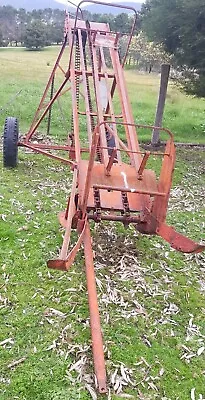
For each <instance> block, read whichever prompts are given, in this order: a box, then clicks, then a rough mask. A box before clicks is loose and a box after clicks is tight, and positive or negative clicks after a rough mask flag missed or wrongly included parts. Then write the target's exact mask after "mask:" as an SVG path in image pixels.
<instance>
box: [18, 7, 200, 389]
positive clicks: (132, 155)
mask: <svg viewBox="0 0 205 400" xmlns="http://www.w3.org/2000/svg"><path fill="white" fill-rule="evenodd" d="M84 2H85V1H81V3H80V4H79V6H78V7H77V10H76V18H74V19H72V18H70V17H69V16H68V15H66V21H65V39H64V42H63V45H62V48H61V50H60V53H59V56H58V58H57V60H56V63H55V65H54V68H53V70H52V72H51V75H50V77H49V80H48V83H47V85H46V88H45V91H44V93H43V96H42V99H41V101H40V104H39V107H38V108H37V111H36V114H35V116H34V119H33V122H32V124H31V127H30V129H29V131H28V133H27V135H26V137H25V138H24V139H21V140H20V142H19V143H18V145H19V146H24V147H26V148H28V149H30V150H32V151H35V152H37V153H40V154H42V155H46V156H48V157H51V158H53V159H55V160H57V161H60V162H63V163H65V164H67V165H69V166H70V167H71V169H72V170H73V184H72V191H71V196H70V198H69V199H68V203H67V207H66V211H64V212H61V213H60V215H59V221H60V223H61V225H62V226H63V227H65V236H64V240H63V246H62V249H61V252H60V255H59V257H58V258H57V259H55V260H49V261H48V267H49V268H54V269H57V270H63V271H68V269H69V268H70V267H71V265H72V263H73V262H74V260H75V257H76V254H77V252H78V250H79V249H80V247H81V245H83V246H84V253H85V266H86V278H87V287H88V301H89V309H90V326H91V336H92V348H93V357H94V369H95V374H96V377H97V381H98V388H99V391H100V392H101V393H104V392H106V371H105V361H104V354H103V340H102V333H101V327H100V316H99V310H98V303H97V292H96V284H95V272H94V263H93V251H92V241H91V235H90V227H89V220H93V221H95V222H100V221H120V222H122V223H123V224H124V225H128V224H130V223H132V224H135V227H136V229H137V230H138V231H140V232H142V233H146V234H150V235H151V234H155V235H158V236H161V237H162V238H164V239H165V240H166V241H167V242H168V243H169V244H170V245H171V246H172V247H173V248H174V249H176V250H178V251H182V252H187V253H192V252H193V253H196V252H199V251H202V250H204V248H205V246H204V245H199V244H197V243H195V242H194V241H192V240H191V239H187V238H186V237H184V236H183V235H181V234H179V233H177V232H176V231H175V230H174V229H173V228H172V227H170V226H168V225H167V224H166V214H167V206H168V199H169V194H170V188H171V183H172V175H173V171H174V165H175V146H174V139H173V134H172V133H171V132H170V131H169V130H168V129H164V128H159V127H154V126H147V125H140V124H135V122H134V117H133V114H132V109H131V104H130V102H129V97H128V93H127V89H126V83H125V77H124V73H123V66H124V64H125V60H126V56H127V54H128V50H129V45H130V42H131V38H132V35H133V33H134V28H135V22H136V17H137V15H136V11H135V10H134V9H133V8H131V7H126V6H119V5H117V4H110V3H100V2H98V1H95V0H93V1H90V3H97V4H98V3H100V4H106V5H110V6H113V7H120V8H121V9H122V10H123V9H125V8H126V9H128V10H130V11H132V12H133V13H134V19H133V26H132V29H131V33H130V36H129V38H128V44H127V49H126V51H125V57H124V59H123V61H122V62H120V58H119V54H118V45H119V37H120V35H119V33H118V32H111V31H110V28H109V25H108V24H105V23H96V22H88V21H83V19H79V12H80V13H81V8H80V7H81V5H82V4H83V3H84ZM105 50H106V53H109V56H110V59H111V63H112V68H110V65H108V63H107V60H106V55H105ZM66 51H68V57H67V60H68V65H66V67H65V66H64V65H62V60H63V56H64V55H65V52H66ZM86 53H87V54H86ZM88 58H89V62H88V61H87V59H88ZM111 69H112V71H111ZM58 71H59V73H60V76H61V77H62V81H61V82H60V83H59V87H58V88H56V89H55V91H54V93H53V94H52V95H51V98H49V90H50V88H51V85H52V82H54V78H55V77H56V75H57V73H58ZM80 85H82V91H80ZM115 93H116V95H118V98H119V103H120V108H121V110H120V112H119V110H118V112H117V113H116V112H115V108H116V105H115V102H114V101H113V97H114V94H115ZM69 94H70V97H71V100H72V110H71V111H72V115H71V121H72V126H71V131H70V132H69V133H68V137H67V142H66V143H65V145H59V144H53V143H42V142H41V143H36V141H35V140H34V139H35V134H36V132H37V129H38V128H39V127H40V124H41V122H42V121H43V120H44V118H45V117H46V116H47V114H51V112H50V110H51V107H52V106H53V104H54V103H55V102H56V101H58V100H59V97H62V96H66V95H67V96H68V95H69ZM80 94H81V101H79V95H80ZM81 122H83V126H86V127H87V129H86V130H87V135H86V134H85V132H82V129H81V126H82V125H81ZM140 129H150V130H151V131H152V130H153V129H159V130H160V131H162V132H163V133H166V134H167V136H168V141H167V144H166V148H165V151H164V152H156V151H155V152H151V151H148V152H146V151H141V149H140V146H139V142H138V134H137V131H140ZM82 133H83V135H82ZM60 151H66V152H67V153H68V156H69V157H68V158H67V159H66V158H65V157H62V156H61V155H60V153H59V152H60ZM56 152H58V153H57V154H56ZM153 156H154V157H156V156H157V157H161V158H162V167H161V173H160V176H159V178H157V176H156V173H155V172H154V171H153V170H150V169H148V168H147V164H148V163H149V160H150V159H151V158H152V157H153ZM72 229H76V230H77V234H78V239H77V242H76V244H75V246H74V247H73V248H72V249H69V243H70V236H71V233H72Z"/></svg>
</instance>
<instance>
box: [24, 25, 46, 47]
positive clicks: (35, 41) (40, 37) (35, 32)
mask: <svg viewBox="0 0 205 400" xmlns="http://www.w3.org/2000/svg"><path fill="white" fill-rule="evenodd" d="M46 44H47V35H46V25H45V24H44V23H43V22H41V21H38V20H37V21H33V22H31V23H30V24H29V25H28V26H27V28H26V31H25V37H24V45H25V46H26V47H27V48H28V49H36V50H37V49H40V48H42V47H44V46H45V45H46Z"/></svg>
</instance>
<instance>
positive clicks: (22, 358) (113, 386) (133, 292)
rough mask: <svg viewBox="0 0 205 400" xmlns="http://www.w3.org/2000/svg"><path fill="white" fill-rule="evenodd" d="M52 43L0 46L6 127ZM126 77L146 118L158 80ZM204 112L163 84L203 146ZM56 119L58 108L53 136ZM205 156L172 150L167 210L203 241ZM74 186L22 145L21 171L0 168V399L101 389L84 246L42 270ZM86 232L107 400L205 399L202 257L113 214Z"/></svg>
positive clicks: (188, 136) (22, 112) (40, 81)
mask: <svg viewBox="0 0 205 400" xmlns="http://www.w3.org/2000/svg"><path fill="white" fill-rule="evenodd" d="M56 52H57V49H56V48H51V49H46V50H45V51H42V52H27V51H25V50H23V49H0V76H1V78H2V79H1V82H0V88H1V100H0V109H1V113H0V124H1V127H2V128H3V123H4V119H5V117H6V115H13V116H17V117H18V118H19V120H20V127H21V132H22V133H25V132H26V130H27V129H28V127H29V123H30V122H31V119H32V116H33V111H34V109H35V107H36V106H37V103H38V100H39V97H40V95H41V93H42V89H43V87H44V84H45V81H46V79H47V76H48V73H49V71H50V70H51V65H52V63H53V62H54V60H55V57H56ZM126 79H127V83H128V88H129V92H130V97H131V101H132V105H133V108H134V114H135V117H136V121H137V122H139V123H153V120H154V114H155V107H156V101H157V95H158V84H159V77H157V76H147V75H138V74H136V73H135V72H130V71H129V72H126ZM19 90H21V92H20V94H19V96H18V97H17V98H16V101H15V102H14V103H11V104H10V105H6V103H7V102H9V101H11V99H12V97H13V96H14V95H15V93H18V92H19ZM5 105H6V106H5ZM54 117H55V115H54ZM204 121H205V120H204V101H203V100H200V99H193V98H190V97H187V96H185V95H184V94H182V93H180V92H179V91H178V90H177V89H176V88H175V87H174V86H172V85H170V87H169V93H168V99H167V106H166V112H165V120H164V126H166V127H168V128H170V129H171V130H173V131H174V133H175V137H176V140H177V141H180V142H181V141H184V142H190V141H191V142H196V143H204V131H205V122H204ZM59 124H60V122H59V120H58V116H56V121H55V124H54V128H53V129H54V130H53V133H54V136H59V130H58V125H59ZM146 135H147V134H145V135H144V136H143V137H142V140H148V136H146ZM1 160H2V156H1ZM1 160H0V161H1ZM204 165H205V154H204V151H202V150H200V149H199V148H197V149H196V150H193V149H186V150H185V149H184V150H178V154H177V164H176V170H175V176H174V183H173V189H172V193H171V199H170V204H169V214H168V223H169V224H170V225H173V226H175V227H176V229H177V230H179V231H181V232H184V233H186V234H187V236H189V237H192V238H193V239H195V240H198V241H200V240H205V229H204V227H205V225H204V216H205V210H204V196H205V193H204V186H205V185H204V171H205V169H204ZM70 185H71V181H70V174H69V172H68V170H67V168H66V167H64V166H62V165H59V164H57V163H54V162H52V161H50V160H48V159H47V158H44V157H41V156H40V155H34V154H32V153H29V152H26V151H25V150H21V149H19V165H18V168H17V169H16V170H5V169H3V167H1V168H0V400H13V399H19V400H68V399H69V400H76V399H81V400H88V399H92V398H93V399H97V398H99V399H101V398H102V399H103V398H105V397H101V396H98V397H96V394H95V392H94V387H95V386H94V383H93V375H92V371H93V366H92V354H91V347H90V344H91V343H90V331H89V314H88V306H87V295H86V281H85V273H84V266H83V265H84V264H83V255H82V254H83V253H82V252H81V251H80V252H79V253H78V256H77V260H76V262H75V264H74V265H73V267H72V268H71V270H70V271H69V272H68V273H67V274H64V273H61V272H53V271H48V270H47V268H46V261H47V260H48V259H50V258H52V257H54V256H55V255H56V254H58V250H59V247H60V245H61V243H62V236H63V230H62V229H61V228H60V227H59V224H58V220H57V218H56V215H57V214H58V212H59V211H61V210H63V209H64V208H65V205H66V201H67V197H68V195H69V193H70ZM92 235H93V238H94V249H95V254H96V257H95V266H96V275H97V285H98V292H99V305H100V313H101V319H102V329H103V336H104V343H105V354H106V367H107V373H108V384H109V388H110V393H109V395H108V396H107V398H108V399H112V400H120V399H122V398H124V399H135V400H138V399H140V400H152V399H157V400H193V399H195V400H202V399H205V324H204V320H205V306H204V295H205V275H204V274H205V257H204V254H198V255H182V254H179V253H177V252H175V251H173V250H171V249H170V247H169V246H168V245H166V244H165V242H164V241H162V240H160V239H158V238H157V237H146V236H142V235H140V234H138V233H136V231H135V230H134V229H133V228H132V227H130V228H129V229H127V230H125V229H124V227H122V226H121V225H118V224H113V223H109V224H102V225H95V226H94V225H92ZM73 240H74V239H73ZM91 388H93V392H92V395H91V393H90V392H91ZM121 389H122V390H121Z"/></svg>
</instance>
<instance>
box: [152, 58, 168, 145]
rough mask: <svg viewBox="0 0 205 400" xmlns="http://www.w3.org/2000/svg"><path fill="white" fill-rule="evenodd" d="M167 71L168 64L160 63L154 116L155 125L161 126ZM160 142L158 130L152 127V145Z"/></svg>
mask: <svg viewBox="0 0 205 400" xmlns="http://www.w3.org/2000/svg"><path fill="white" fill-rule="evenodd" d="M169 73H170V65H169V64H162V66H161V81H160V91H159V99H158V105H157V111H156V117H155V124H154V125H155V126H160V127H161V126H162V118H163V113H164V106H165V101H166V96H167V86H168V81H169ZM159 143H160V138H159V130H158V129H153V131H152V140H151V144H152V146H157V145H158V144H159Z"/></svg>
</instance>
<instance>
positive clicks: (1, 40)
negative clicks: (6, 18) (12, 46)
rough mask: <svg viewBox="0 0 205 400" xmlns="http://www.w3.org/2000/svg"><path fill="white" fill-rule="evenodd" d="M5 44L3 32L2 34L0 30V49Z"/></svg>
mask: <svg viewBox="0 0 205 400" xmlns="http://www.w3.org/2000/svg"><path fill="white" fill-rule="evenodd" d="M3 44H4V41H3V34H2V32H1V30H0V47H2V46H3Z"/></svg>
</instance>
